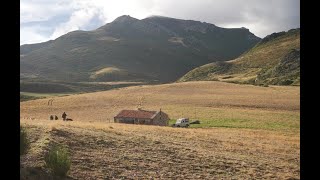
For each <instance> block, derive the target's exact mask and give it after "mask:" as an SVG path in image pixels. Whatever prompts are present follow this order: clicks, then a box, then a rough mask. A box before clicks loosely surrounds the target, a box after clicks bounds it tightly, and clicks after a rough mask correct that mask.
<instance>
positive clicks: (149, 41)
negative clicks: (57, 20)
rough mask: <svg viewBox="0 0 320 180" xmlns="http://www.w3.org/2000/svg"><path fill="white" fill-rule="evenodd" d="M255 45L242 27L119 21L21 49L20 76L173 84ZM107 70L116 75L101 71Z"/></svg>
mask: <svg viewBox="0 0 320 180" xmlns="http://www.w3.org/2000/svg"><path fill="white" fill-rule="evenodd" d="M259 41H260V38H258V37H256V36H255V35H254V34H252V33H251V32H250V31H249V30H248V29H245V28H233V29H226V28H221V27H217V26H215V25H213V24H209V23H203V22H199V21H192V20H180V19H173V18H167V17H158V16H152V17H148V18H145V19H142V20H138V19H135V18H132V17H130V16H121V17H118V18H117V19H115V20H114V21H113V22H111V23H108V24H106V25H104V26H102V27H100V28H98V29H96V30H93V31H73V32H70V33H67V34H65V35H63V36H61V37H59V38H57V39H55V40H51V41H48V42H44V43H38V44H31V45H22V46H21V47H20V77H21V80H32V81H52V80H58V81H65V82H80V81H144V82H172V81H176V80H177V79H178V78H179V77H181V76H183V75H184V74H185V73H187V72H188V71H190V70H192V69H193V68H195V67H198V66H200V65H203V64H207V63H209V62H213V61H225V60H229V59H233V58H236V57H238V56H239V55H240V54H242V53H243V52H245V51H247V50H248V49H250V48H252V47H253V46H254V45H256V44H257V43H258V42H259ZM108 69H109V70H110V69H114V70H115V69H117V71H112V72H111V71H109V72H107V71H105V70H108ZM99 72H100V73H99ZM101 72H103V73H101Z"/></svg>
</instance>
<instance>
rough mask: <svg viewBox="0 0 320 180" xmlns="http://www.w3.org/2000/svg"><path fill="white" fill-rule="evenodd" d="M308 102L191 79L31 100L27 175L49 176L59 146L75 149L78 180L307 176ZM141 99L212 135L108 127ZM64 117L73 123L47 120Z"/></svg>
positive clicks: (296, 91)
mask: <svg viewBox="0 0 320 180" xmlns="http://www.w3.org/2000/svg"><path fill="white" fill-rule="evenodd" d="M299 97H300V88H299V87H279V86H271V87H257V86H251V85H238V84H229V83H223V82H186V83H173V84H164V85H154V86H151V85H144V86H139V87H126V88H122V89H119V90H110V91H105V92H97V93H88V94H80V95H71V96H65V97H56V98H54V101H53V105H52V106H48V105H47V101H48V99H40V100H32V101H27V102H22V103H21V105H20V107H21V110H20V111H21V120H20V122H21V124H22V125H23V126H26V128H27V132H28V134H29V137H30V139H31V147H32V148H31V150H30V151H29V153H28V154H26V155H24V156H22V157H21V169H20V171H21V175H22V177H27V178H31V179H32V177H33V178H34V179H50V178H51V177H50V174H48V171H47V170H46V169H45V166H44V161H43V156H44V154H45V153H46V151H47V149H48V145H49V144H50V143H53V142H55V143H61V144H64V145H66V146H68V147H69V149H70V152H71V159H72V165H71V169H70V173H69V176H70V177H71V178H74V179H113V178H115V179H232V178H234V179H289V178H293V179H299V178H300V136H299V132H300V131H299V128H300V120H299V118H300V112H299V110H300V102H299ZM139 102H142V104H143V107H144V108H145V109H151V110H157V109H159V108H162V110H163V111H165V112H167V113H168V114H169V115H170V117H171V118H177V117H181V116H188V117H190V118H197V119H200V121H201V122H202V124H200V125H207V126H209V127H211V128H172V127H160V126H146V125H126V124H119V123H108V122H109V120H112V119H113V116H114V115H115V114H116V113H118V111H120V110H121V109H135V108H136V107H137V105H138V104H139ZM63 111H66V112H67V114H68V115H69V116H70V117H71V118H73V119H74V121H72V122H64V121H62V120H58V121H50V120H48V117H49V115H50V114H57V115H60V114H61V113H62V112H63ZM30 117H31V118H34V119H28V118H30ZM217 127H219V128H217ZM220 127H232V128H220ZM270 130H271V131H270ZM35 171H36V172H37V173H34V172H35ZM31 172H33V173H31ZM34 174H36V175H37V176H36V177H35V175H34Z"/></svg>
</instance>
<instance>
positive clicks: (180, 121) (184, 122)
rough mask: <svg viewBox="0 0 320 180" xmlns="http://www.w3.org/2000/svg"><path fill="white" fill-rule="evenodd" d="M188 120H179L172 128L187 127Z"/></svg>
mask: <svg viewBox="0 0 320 180" xmlns="http://www.w3.org/2000/svg"><path fill="white" fill-rule="evenodd" d="M189 125H190V123H189V118H179V119H177V121H176V123H175V124H173V125H172V126H173V127H189Z"/></svg>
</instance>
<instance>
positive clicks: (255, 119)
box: [20, 82, 300, 132]
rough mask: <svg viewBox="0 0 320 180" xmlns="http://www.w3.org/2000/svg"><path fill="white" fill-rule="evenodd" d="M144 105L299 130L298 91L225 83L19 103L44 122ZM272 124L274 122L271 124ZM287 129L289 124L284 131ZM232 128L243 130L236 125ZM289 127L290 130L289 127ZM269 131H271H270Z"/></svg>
mask: <svg viewBox="0 0 320 180" xmlns="http://www.w3.org/2000/svg"><path fill="white" fill-rule="evenodd" d="M141 101H142V105H143V108H144V109H149V110H159V109H160V108H161V109H162V110H163V111H164V112H166V113H168V114H169V116H170V118H171V119H176V118H179V117H182V116H183V117H189V118H191V119H194V118H197V119H199V120H200V121H213V122H214V121H221V120H224V119H226V120H230V119H231V120H232V119H233V120H247V121H248V123H251V124H253V125H254V126H252V127H249V128H257V129H270V128H268V127H267V126H268V124H270V123H275V124H277V123H280V124H282V125H281V128H280V129H279V128H278V129H279V130H286V129H287V130H293V131H297V132H298V131H299V128H300V125H299V118H300V112H299V111H300V88H299V87H278V86H271V87H257V86H251V85H238V84H229V83H223V82H185V83H173V84H164V85H156V86H154V85H153V86H152V85H144V86H135V87H127V88H121V89H118V90H110V91H104V92H97V93H87V94H80V95H72V96H65V97H56V98H54V101H53V103H52V106H48V105H47V102H48V99H39V100H33V101H27V102H22V103H21V105H20V113H21V118H29V117H32V118H36V119H48V118H49V115H50V114H56V115H58V116H60V117H61V114H62V112H64V111H65V112H67V114H68V115H69V117H70V118H72V119H74V120H75V121H87V122H89V121H92V122H96V121H100V122H113V117H114V116H115V115H116V114H117V113H118V112H119V111H121V110H122V109H136V108H137V107H138V105H139V103H140V102H141ZM273 125H274V124H273ZM286 125H289V126H288V127H287V128H286V127H285V126H286ZM234 127H243V126H242V125H241V122H240V123H236V124H235V125H234ZM290 127H292V128H290ZM271 129H272V128H271Z"/></svg>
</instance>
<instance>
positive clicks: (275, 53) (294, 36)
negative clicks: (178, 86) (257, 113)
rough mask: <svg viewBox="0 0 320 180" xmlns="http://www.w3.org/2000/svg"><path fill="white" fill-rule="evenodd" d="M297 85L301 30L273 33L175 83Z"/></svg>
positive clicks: (298, 81)
mask: <svg viewBox="0 0 320 180" xmlns="http://www.w3.org/2000/svg"><path fill="white" fill-rule="evenodd" d="M203 80H206V81H225V82H234V83H247V84H255V85H300V28H298V29H291V30H289V31H287V32H279V33H273V34H271V35H268V36H266V37H265V38H263V39H262V40H261V41H260V42H259V43H258V44H257V45H256V46H254V47H253V48H252V49H250V50H249V51H247V52H246V53H244V54H242V55H241V56H239V57H238V58H236V59H234V60H230V61H225V62H213V63H210V64H206V65H203V66H200V67H198V68H195V69H193V70H191V71H189V72H188V73H187V74H185V75H184V76H183V77H182V78H180V79H179V80H178V81H180V82H183V81H203Z"/></svg>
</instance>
